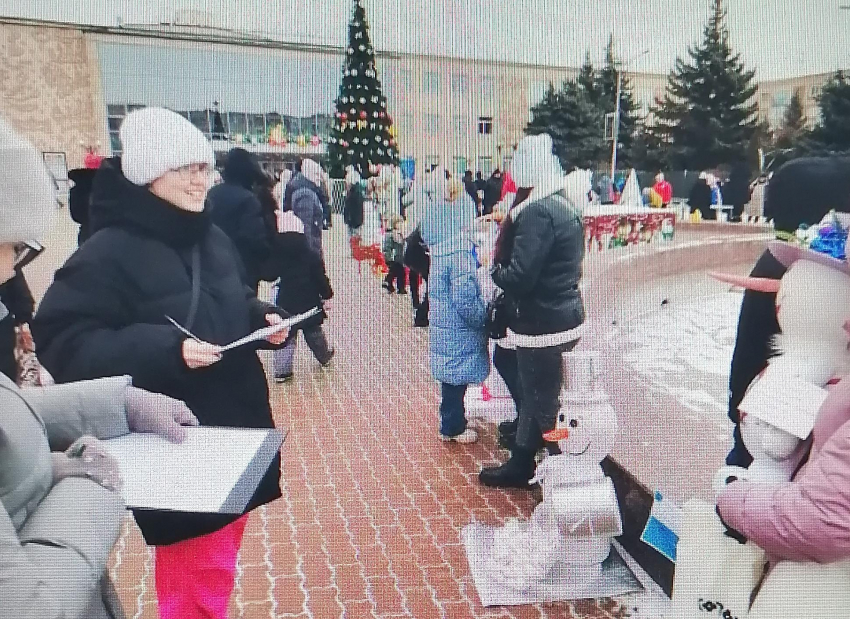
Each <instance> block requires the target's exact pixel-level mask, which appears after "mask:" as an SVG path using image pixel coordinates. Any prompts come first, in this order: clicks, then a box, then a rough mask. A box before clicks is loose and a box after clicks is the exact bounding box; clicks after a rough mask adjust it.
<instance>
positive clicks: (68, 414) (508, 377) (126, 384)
mask: <svg viewBox="0 0 850 619" xmlns="http://www.w3.org/2000/svg"><path fill="white" fill-rule="evenodd" d="M120 140H121V146H122V155H121V156H120V157H113V158H109V159H105V160H104V161H103V162H102V163H101V164H100V165H99V167H98V169H97V170H93V171H90V172H86V173H76V174H75V177H76V178H77V179H78V182H75V186H74V188H73V190H72V194H71V202H72V204H71V210H72V215H73V216H74V218H75V219H76V220H77V221H78V222H79V223H80V233H79V236H78V242H79V247H78V249H77V250H76V251H75V252H74V253H73V255H72V256H71V257H70V258H69V259H68V261H67V262H66V264H65V265H64V266H63V267H62V268H61V269H59V270H58V271H57V272H56V273H55V277H54V280H53V283H52V284H51V286H50V287H49V289H48V290H47V292H46V294H45V296H44V298H43V300H42V301H41V303H40V305H39V308H38V311H37V312H35V313H34V314H33V305H34V303H33V299H32V295H30V294H29V291H28V290H27V288H26V282H25V281H24V280H23V277H22V273H21V267H22V266H23V265H25V264H26V263H27V262H28V260H31V259H32V257H33V256H34V255H36V254H37V251H38V248H37V246H36V244H34V243H33V242H32V240H33V239H38V238H40V237H42V236H43V235H44V233H45V231H46V229H47V228H48V226H49V222H50V219H51V217H52V215H53V211H55V210H56V198H55V186H54V183H53V181H52V179H51V178H50V176H49V174H48V172H47V170H46V169H45V167H44V164H43V161H42V159H41V156H40V155H39V153H38V152H37V151H36V150H35V149H34V148H33V146H32V145H31V144H29V143H28V142H26V141H25V140H23V139H22V138H21V137H20V136H18V135H17V134H16V133H15V132H14V131H13V130H12V129H11V128H10V127H9V126H7V125H6V124H5V123H4V122H2V121H0V184H2V186H3V191H2V192H0V328H1V329H0V337H1V338H2V339H0V353H2V355H3V356H2V358H0V361H2V362H3V365H2V367H0V372H2V374H0V407H2V410H3V413H4V415H3V418H2V419H0V436H2V438H3V440H2V441H0V462H2V463H3V471H4V475H2V476H0V503H2V505H3V507H4V510H0V599H2V600H3V605H2V607H0V616H2V617H7V616H8V617H28V616H40V617H56V618H58V617H93V618H96V619H98V618H102V617H122V616H123V614H122V613H121V609H120V604H119V603H118V602H117V598H116V596H115V592H114V590H113V588H112V586H111V583H110V582H109V579H108V576H107V573H106V562H107V560H108V556H109V552H110V549H111V547H112V545H113V544H114V542H115V540H116V539H117V536H118V534H119V530H120V523H121V514H122V511H123V508H124V506H123V504H122V500H121V497H120V494H119V493H118V492H117V491H118V490H119V489H120V485H121V479H120V471H119V470H118V466H117V463H116V461H115V460H114V459H113V458H112V457H111V456H110V455H109V454H108V452H107V451H106V450H105V448H104V447H103V445H102V444H101V442H100V439H108V438H112V437H116V436H120V435H122V434H127V433H129V432H147V433H154V434H158V435H161V436H163V437H165V438H167V439H168V440H171V441H176V442H180V441H181V440H183V439H184V437H185V435H186V432H187V431H186V430H185V428H184V426H192V425H198V424H200V425H214V426H225V427H241V428H272V427H273V426H274V422H273V418H272V414H271V409H270V404H269V387H268V381H267V379H266V374H265V370H264V369H263V366H262V364H261V362H260V360H259V357H258V356H257V351H258V350H260V349H269V350H272V359H273V362H272V372H273V376H272V378H273V379H274V380H276V381H278V382H286V381H288V380H291V379H292V377H293V368H294V363H293V360H294V355H295V351H296V345H297V339H298V334H299V333H301V334H302V335H303V337H304V340H305V341H306V343H307V346H308V347H309V348H310V350H311V352H312V353H313V355H314V356H315V358H316V360H317V361H318V363H319V364H320V365H321V366H327V365H328V364H330V363H331V360H332V359H333V356H334V352H335V351H334V348H333V346H332V345H331V343H330V342H329V340H328V337H327V335H326V333H325V332H324V329H323V323H324V321H325V319H326V318H327V316H328V312H329V311H331V300H332V298H333V296H334V291H333V286H332V284H331V282H330V279H329V277H328V273H327V268H326V265H325V258H324V253H323V232H324V231H325V230H327V229H328V228H329V227H330V225H331V216H330V210H331V209H330V192H329V188H328V187H329V183H328V177H327V174H325V172H324V171H323V170H322V168H321V166H320V165H319V164H318V163H316V162H314V161H312V160H304V161H302V162H301V163H300V165H299V167H298V169H297V170H296V171H294V172H292V173H284V174H283V175H282V176H281V177H280V178H279V179H271V178H270V177H269V176H267V175H266V174H265V173H264V172H263V170H262V168H261V167H260V165H259V163H258V161H257V160H256V158H255V157H254V156H252V155H251V154H250V153H248V152H247V151H245V150H242V149H239V148H236V149H233V150H232V151H231V152H230V153H228V155H227V157H226V161H225V163H224V166H223V168H222V170H221V178H220V182H214V181H213V175H214V172H215V157H214V154H213V151H212V148H211V145H210V143H209V142H208V141H207V140H206V138H205V136H204V135H203V134H202V133H201V132H200V131H199V130H198V129H197V128H195V127H194V126H193V125H192V124H191V123H190V122H189V121H188V120H186V119H185V118H183V117H181V116H179V115H177V114H175V113H173V112H170V111H168V110H165V109H160V108H145V109H141V110H137V111H134V112H132V113H131V114H129V115H128V116H127V117H126V119H125V120H124V122H123V124H122V127H121V130H120ZM802 165H803V164H797V163H795V164H794V165H790V164H789V166H787V169H788V170H791V172H787V173H786V172H785V170H786V168H783V169H782V170H781V171H780V172H779V173H777V176H776V178H775V179H774V186H775V187H777V188H780V189H781V188H782V187H783V186H784V185H783V183H786V182H790V183H791V184H793V185H796V184H798V183H799V178H795V179H792V180H791V181H788V180H784V179H786V175H792V174H797V173H798V172H797V170H798V169H799V168H800V167H801V166H802ZM827 167H829V166H828V165H827V164H826V163H823V164H822V165H820V166H819V167H817V169H818V170H823V169H825V168H827ZM733 172H734V171H733ZM839 176H840V175H839ZM733 177H734V174H733ZM733 177H730V180H729V181H728V183H727V184H726V185H725V187H726V190H727V192H728V191H730V188H731V189H734V187H735V183H734V182H733ZM789 178H790V176H789ZM841 178H842V179H843V182H845V185H842V190H841V195H840V198H841V199H842V200H843V202H841V204H831V203H830V202H829V200H828V199H826V198H825V199H824V200H823V201H821V202H818V205H817V206H816V207H814V206H813V207H811V208H809V209H808V210H806V209H803V208H801V207H800V206H799V205H794V204H791V205H788V204H786V202H783V200H785V201H787V200H788V199H790V198H789V192H785V191H782V192H780V191H779V189H776V190H775V191H773V192H772V196H773V198H775V199H774V200H773V203H772V205H771V207H770V209H769V210H770V211H771V215H772V216H774V217H775V218H776V221H777V225H778V227H779V228H778V229H780V230H785V229H786V228H787V229H788V232H793V230H796V228H797V226H798V225H800V224H804V223H810V224H814V223H817V222H818V221H820V220H821V218H822V217H823V215H824V214H825V213H826V212H827V211H828V210H829V209H830V208H836V209H837V210H839V211H842V210H844V211H846V210H850V207H849V206H848V205H847V201H848V199H850V198H849V197H848V196H850V190H847V188H846V178H845V177H844V176H841ZM703 180H704V181H705V182H704V183H702V184H698V186H699V187H702V185H703V184H704V186H705V188H706V189H708V190H709V191H715V190H716V191H717V192H718V193H719V191H720V188H719V187H717V186H716V185H717V183H716V182H714V180H713V179H712V178H711V177H710V176H709V175H706V178H705V179H703ZM741 182H742V181H741ZM345 186H346V195H345V199H344V209H343V218H344V221H345V224H346V227H347V230H348V233H349V236H350V238H351V239H352V246H354V244H355V243H369V244H370V245H377V246H379V247H380V250H381V255H382V256H383V260H384V262H385V265H386V267H387V274H386V278H385V279H384V282H383V286H384V289H385V290H386V291H387V293H392V294H394V295H402V294H405V293H408V291H409V292H410V293H412V294H411V297H412V298H413V301H412V302H413V308H414V312H415V313H414V324H415V325H416V326H426V325H427V326H429V327H430V328H429V331H428V340H429V350H428V352H429V362H430V368H431V373H432V375H433V378H434V379H435V381H436V382H437V383H438V384H439V387H440V400H439V426H438V428H437V429H436V430H437V431H436V433H435V434H436V439H438V440H441V441H444V442H447V443H452V442H453V443H460V444H469V443H474V442H476V441H477V440H478V434H477V432H476V431H475V429H473V428H472V427H470V426H469V425H468V423H467V415H466V410H465V406H464V401H465V395H466V392H467V389H468V388H469V386H470V385H475V384H479V383H482V382H483V381H484V380H485V379H486V378H487V376H488V374H489V372H490V367H491V363H492V366H493V367H494V368H495V370H496V371H497V372H498V373H499V374H500V376H501V377H502V378H503V379H504V382H505V384H506V385H507V387H508V390H509V392H510V394H511V397H512V398H513V400H514V402H515V404H516V409H517V412H518V415H517V417H516V419H515V420H513V421H510V422H505V423H502V424H500V426H499V435H500V443H501V444H502V445H503V446H505V447H507V448H508V450H509V452H510V455H509V457H508V458H507V460H506V462H505V463H504V464H501V465H499V466H493V467H487V468H484V469H482V470H481V471H480V473H479V481H480V483H481V484H482V485H484V486H488V487H495V488H518V489H530V488H531V486H530V481H531V480H532V479H533V477H534V472H535V466H536V457H537V455H538V454H539V452H541V451H545V452H548V453H549V454H556V453H558V446H557V445H556V444H551V443H547V441H546V440H545V439H544V437H545V436H546V434H547V432H549V431H551V430H552V429H553V428H554V427H555V424H556V417H557V415H558V410H559V408H560V402H559V394H560V393H561V390H562V388H563V386H564V385H563V380H564V378H563V377H564V367H563V364H564V363H565V356H564V353H565V352H568V351H571V350H573V349H574V348H575V347H576V346H577V345H578V344H579V342H580V339H581V336H582V330H583V325H584V322H585V310H584V303H583V299H582V293H581V278H582V262H583V259H584V251H585V243H584V231H583V221H582V208H583V205H582V204H580V203H579V201H580V200H584V199H585V198H586V197H587V196H586V193H582V192H585V190H584V189H582V191H581V192H580V193H581V195H578V196H577V195H576V194H574V193H572V192H571V191H570V190H568V184H567V183H566V181H565V172H564V170H563V169H562V168H561V165H560V163H559V160H558V158H557V157H556V156H555V155H554V154H553V148H552V140H551V138H550V137H549V136H548V135H537V136H527V137H525V138H523V139H522V141H521V142H520V143H519V145H518V147H517V149H516V151H515V152H514V156H513V159H512V163H511V167H510V173H509V174H508V173H504V174H503V173H501V172H500V171H499V170H496V171H495V172H494V173H493V175H492V176H491V177H490V179H488V180H487V181H484V179H483V178H482V177H481V176H480V175H479V178H478V179H474V178H473V177H472V174H471V173H469V174H466V175H464V177H463V178H455V177H454V176H452V175H451V174H450V173H449V172H448V171H447V170H445V169H444V168H442V167H439V166H436V167H434V168H432V169H431V170H429V171H428V173H427V174H426V175H425V176H424V177H423V178H422V179H421V180H418V181H408V182H406V183H405V182H404V181H403V180H402V179H401V176H400V173H399V171H398V170H397V169H395V168H392V167H390V166H388V167H385V168H383V169H370V170H369V178H368V180H366V181H364V180H363V179H362V177H361V174H360V173H359V172H358V171H357V170H355V169H353V168H349V169H348V170H347V171H346V176H345ZM653 191H654V192H655V193H656V194H657V195H658V200H660V204H661V206H662V207H663V206H664V205H665V204H669V201H670V196H671V195H672V188H671V186H670V184H669V182H667V181H666V180H665V178H664V176H663V175H661V174H659V176H658V177H657V178H656V185H655V186H654V188H653ZM732 193H734V191H732ZM833 198H835V196H834V195H830V197H829V199H833ZM717 200H721V201H722V198H720V197H718V198H717ZM727 201H728V200H727ZM785 270H786V268H785V266H783V265H782V264H780V263H779V262H777V261H776V260H775V259H774V258H772V257H771V255H770V254H769V253H766V254H765V255H764V256H763V257H762V259H761V260H760V261H759V263H758V264H757V265H756V268H755V270H754V275H761V276H766V277H773V278H777V277H781V276H782V275H783V273H784V272H785ZM261 282H270V283H273V284H274V292H273V299H272V300H273V302H272V303H266V302H263V301H261V300H260V299H259V298H258V291H259V289H260V284H261ZM414 282H415V283H414ZM420 290H421V291H422V292H423V293H424V294H423V295H422V297H421V298H420V294H419V293H420ZM758 294H760V293H751V292H748V293H747V295H745V298H744V303H743V305H742V310H741V316H740V321H739V332H738V340H737V345H736V349H735V356H734V359H733V365H732V379H731V382H730V387H731V400H730V417H732V419H733V421H735V422H736V424H737V423H739V422H740V420H739V418H738V417H737V408H738V404H739V403H740V399H741V397H742V396H743V393H744V391H745V390H746V388H747V386H748V385H749V384H750V383H751V381H752V379H753V377H754V376H756V375H757V374H758V372H760V371H761V370H762V369H763V368H764V365H765V363H766V362H767V359H768V356H769V354H770V341H771V338H772V337H773V336H775V335H776V333H777V332H778V324H776V321H775V317H776V314H775V312H776V309H775V307H774V299H773V298H762V297H760V296H758ZM313 308H317V309H318V310H319V311H318V313H316V314H315V315H313V316H312V317H310V318H309V319H307V320H305V321H303V322H301V323H297V324H296V325H294V326H293V327H292V328H289V329H284V328H281V329H279V330H278V331H277V332H275V333H274V334H272V335H269V336H268V337H267V338H266V339H265V340H263V341H262V342H260V343H257V344H255V345H253V346H244V347H241V348H236V349H233V350H228V351H225V350H224V349H223V345H224V344H226V343H228V342H231V341H234V340H237V339H239V338H242V337H243V336H245V335H247V334H249V333H252V332H254V331H256V330H258V329H260V328H262V327H266V326H273V325H276V324H278V325H279V324H280V323H281V322H282V321H283V320H284V319H285V318H287V317H290V316H293V315H296V314H301V313H305V312H307V311H309V310H311V309H313ZM769 319H770V320H769ZM24 324H29V325H31V330H32V337H33V340H34V344H35V347H36V349H37V352H38V358H39V361H40V362H41V363H42V364H43V366H44V367H45V368H46V370H47V371H48V372H49V374H50V376H51V377H52V378H53V379H54V380H55V381H56V382H57V383H58V385H53V386H50V387H34V388H31V389H25V390H22V389H21V388H19V386H18V385H17V384H16V380H17V381H20V379H21V376H20V372H19V371H18V370H17V369H16V368H15V366H14V364H15V361H16V360H15V359H14V358H12V359H10V358H9V354H8V353H9V351H12V350H14V349H15V347H16V345H15V340H16V338H20V337H21V334H22V333H23V334H27V333H28V331H26V330H25V329H22V328H21V327H22V325H24ZM280 326H281V327H282V326H283V325H280ZM491 340H494V341H495V343H496V346H495V349H494V350H495V352H494V354H493V356H492V359H491V358H490V352H489V351H490V348H489V342H490V341H491ZM842 410H843V409H842ZM830 414H831V415H834V414H835V413H830ZM842 436H843V435H842ZM835 449H837V450H838V451H835V452H834V453H833V452H831V453H833V457H834V458H839V459H841V458H843V457H844V456H843V455H842V454H843V453H844V452H842V451H841V449H845V451H846V448H844V447H841V448H840V449H839V448H835ZM836 454H837V455H836ZM749 459H750V454H749V453H748V452H747V450H746V446H745V445H744V444H743V443H742V441H741V436H740V433H739V432H738V431H736V434H735V444H734V448H733V450H732V452H731V453H730V455H729V463H730V464H740V465H744V466H746V465H747V464H749ZM842 462H843V460H842ZM733 486H734V484H733ZM737 488H738V489H739V490H740V488H741V486H737ZM280 496H281V493H280V460H279V456H278V457H277V458H275V459H274V461H273V462H272V463H271V465H270V466H269V468H268V469H267V471H266V472H265V474H264V475H263V476H262V478H261V479H258V485H257V489H256V492H255V494H254V496H253V497H252V498H251V500H250V502H249V504H248V506H247V508H246V509H245V511H244V512H243V513H242V514H237V515H222V514H198V513H182V512H166V511H157V510H134V512H133V515H134V517H135V519H136V522H137V524H138V525H139V528H140V529H141V532H142V534H143V536H144V539H145V541H146V542H147V543H148V544H149V545H150V546H152V547H153V552H154V554H155V558H156V560H155V579H154V580H155V585H156V595H157V602H158V607H159V614H160V616H161V617H163V618H164V619H171V618H178V617H179V618H183V619H185V618H191V617H225V616H226V613H227V607H228V604H229V599H230V595H231V592H232V589H233V586H234V580H235V575H236V561H237V555H238V552H239V549H240V546H241V543H242V537H243V534H244V530H245V526H246V522H247V519H248V518H249V517H250V513H251V512H252V511H253V510H255V509H256V508H258V507H259V506H261V505H264V504H267V503H269V502H271V501H274V500H276V499H278V498H279V497H280ZM842 505H843V503H842ZM842 509H843V508H842ZM753 534H754V533H753ZM33 609H37V610H36V611H35V612H36V614H35V615H33Z"/></svg>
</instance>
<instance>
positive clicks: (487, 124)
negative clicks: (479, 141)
mask: <svg viewBox="0 0 850 619" xmlns="http://www.w3.org/2000/svg"><path fill="white" fill-rule="evenodd" d="M478 133H479V134H481V135H491V134H492V133H493V117H492V116H479V117H478Z"/></svg>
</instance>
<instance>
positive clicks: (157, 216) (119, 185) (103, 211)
mask: <svg viewBox="0 0 850 619" xmlns="http://www.w3.org/2000/svg"><path fill="white" fill-rule="evenodd" d="M90 217H91V229H92V234H94V233H96V232H97V231H98V230H101V229H103V228H110V227H119V228H126V229H131V230H134V231H136V232H141V233H142V234H144V235H145V236H149V237H152V238H155V239H158V240H160V241H162V242H163V243H165V244H166V245H169V246H172V247H189V246H193V245H195V244H196V243H198V242H199V241H200V240H201V239H202V238H203V237H204V235H206V233H207V231H208V230H209V228H210V225H211V219H210V216H209V208H208V206H205V207H204V210H203V211H202V212H200V213H194V212H191V211H185V210H183V209H181V208H178V207H177V206H174V205H173V204H171V203H170V202H166V201H165V200H163V199H161V198H159V197H157V196H155V195H154V194H152V193H151V192H150V190H149V189H148V188H147V187H140V186H138V185H134V184H133V183H131V182H130V181H128V180H127V178H126V177H125V176H124V174H123V173H122V172H121V160H120V159H119V158H118V157H114V158H112V159H107V160H105V161H104V162H103V163H102V164H101V166H100V169H99V170H98V172H97V176H95V179H94V184H93V186H92V195H91V210H90Z"/></svg>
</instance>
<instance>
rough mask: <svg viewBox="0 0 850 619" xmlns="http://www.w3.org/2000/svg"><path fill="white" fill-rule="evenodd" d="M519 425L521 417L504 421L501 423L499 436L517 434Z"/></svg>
mask: <svg viewBox="0 0 850 619" xmlns="http://www.w3.org/2000/svg"><path fill="white" fill-rule="evenodd" d="M518 426H519V419H518V418H517V419H513V420H511V421H503V422H502V423H500V424H499V436H508V435H510V434H513V435H514V436H516V430H517V427H518Z"/></svg>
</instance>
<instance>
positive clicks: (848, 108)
mask: <svg viewBox="0 0 850 619" xmlns="http://www.w3.org/2000/svg"><path fill="white" fill-rule="evenodd" d="M818 106H819V107H820V121H819V122H818V124H817V125H816V126H815V128H814V129H813V130H812V133H811V140H810V143H809V144H808V146H809V148H808V150H810V151H812V152H815V153H817V154H822V155H826V154H834V153H847V152H848V151H850V76H848V75H847V74H846V73H844V71H838V72H837V73H835V74H834V75H833V76H832V77H831V78H830V79H829V81H828V82H827V83H826V84H825V85H824V87H823V90H822V91H821V94H820V96H819V97H818Z"/></svg>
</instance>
